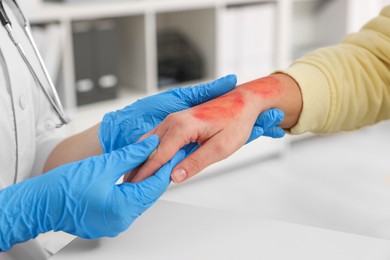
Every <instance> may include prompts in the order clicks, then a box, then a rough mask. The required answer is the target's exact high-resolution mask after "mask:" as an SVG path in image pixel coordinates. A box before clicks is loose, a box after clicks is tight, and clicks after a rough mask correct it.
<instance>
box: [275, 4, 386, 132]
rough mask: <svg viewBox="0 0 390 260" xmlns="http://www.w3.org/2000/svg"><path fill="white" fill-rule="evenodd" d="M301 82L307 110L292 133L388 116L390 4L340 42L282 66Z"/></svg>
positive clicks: (332, 129) (334, 129) (345, 126)
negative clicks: (287, 65) (356, 31)
mask: <svg viewBox="0 0 390 260" xmlns="http://www.w3.org/2000/svg"><path fill="white" fill-rule="evenodd" d="M282 72H283V73H286V74H288V75H290V76H291V77H292V78H294V79H295V81H296V82H297V83H298V84H299V86H300V88H301V92H302V97H303V109H302V113H301V116H300V119H299V121H298V124H297V125H296V126H295V127H293V128H292V129H291V131H290V132H291V133H292V134H300V133H304V132H313V133H320V134H324V133H333V132H337V131H349V130H354V129H357V128H360V127H363V126H365V125H370V124H374V123H376V122H379V121H381V120H384V119H389V118H390V6H387V7H385V8H384V9H383V10H382V12H381V13H380V15H379V16H378V17H376V18H375V19H373V20H372V21H370V22H369V23H367V24H366V25H365V26H364V27H363V28H362V29H361V30H360V31H359V32H358V33H355V34H351V35H348V36H346V37H345V38H344V39H343V40H342V42H341V43H340V44H338V45H335V46H331V47H327V48H323V49H318V50H316V51H314V52H312V53H309V54H307V55H305V56H304V57H303V58H301V59H299V60H297V61H295V62H294V63H293V64H292V65H291V67H290V68H288V69H287V70H284V71H282Z"/></svg>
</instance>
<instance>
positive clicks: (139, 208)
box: [0, 136, 185, 251]
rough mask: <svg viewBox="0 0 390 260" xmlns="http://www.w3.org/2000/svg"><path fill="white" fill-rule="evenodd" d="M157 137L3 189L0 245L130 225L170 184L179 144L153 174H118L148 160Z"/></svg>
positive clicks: (114, 231) (105, 232) (99, 233)
mask: <svg viewBox="0 0 390 260" xmlns="http://www.w3.org/2000/svg"><path fill="white" fill-rule="evenodd" d="M157 145H158V137H157V136H152V137H150V138H147V139H145V140H143V141H142V142H139V143H136V144H133V145H129V146H126V147H124V148H122V149H119V150H117V151H114V152H112V153H107V154H104V155H101V156H96V157H91V158H88V159H86V160H83V161H79V162H76V163H71V164H67V165H64V166H61V167H59V168H56V169H54V170H52V171H50V172H48V173H46V174H44V175H42V176H39V177H35V178H32V179H29V180H26V181H24V182H21V183H19V184H16V185H13V186H10V187H8V188H6V189H4V190H1V191H0V205H1V210H0V249H1V250H2V251H7V250H9V249H10V248H11V247H12V246H13V245H14V244H16V243H20V242H24V241H27V240H29V239H32V238H35V237H36V236H38V235H39V234H40V233H45V232H48V231H50V230H54V231H60V230H61V231H65V232H67V233H70V234H73V235H76V236H79V237H82V238H87V239H94V238H100V237H113V236H116V235H118V234H119V233H121V232H123V231H124V230H126V229H127V228H128V227H129V226H130V225H131V224H132V222H133V221H134V220H135V219H136V218H137V217H139V216H140V215H141V214H142V213H143V212H144V211H145V210H146V209H148V208H149V207H150V206H151V205H152V204H153V203H154V202H155V201H156V200H157V199H158V198H159V197H160V196H161V195H162V194H163V192H164V191H165V190H166V189H167V187H168V185H169V183H170V173H171V171H172V168H173V167H174V166H175V164H177V163H178V162H179V161H181V160H182V159H183V158H184V157H185V152H184V151H183V150H181V151H180V152H179V153H177V155H176V156H175V157H174V158H173V159H172V161H171V162H169V163H167V164H166V165H165V166H163V167H162V168H161V169H160V170H159V171H158V172H157V173H156V174H155V175H153V176H151V177H150V178H147V179H146V180H144V181H142V182H140V183H137V184H131V183H123V184H120V185H116V184H115V183H116V182H117V181H118V179H119V178H120V177H121V176H122V175H123V174H125V173H126V172H128V171H129V170H131V169H133V168H135V167H137V166H138V165H140V164H141V163H142V162H144V161H145V160H146V159H147V158H148V157H149V155H150V154H151V153H152V152H153V151H154V150H155V149H156V147H157Z"/></svg>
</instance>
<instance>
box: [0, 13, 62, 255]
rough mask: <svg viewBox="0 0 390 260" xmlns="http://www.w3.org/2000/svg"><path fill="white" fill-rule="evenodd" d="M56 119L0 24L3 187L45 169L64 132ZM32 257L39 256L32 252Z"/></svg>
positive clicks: (21, 35)
mask: <svg viewBox="0 0 390 260" xmlns="http://www.w3.org/2000/svg"><path fill="white" fill-rule="evenodd" d="M5 8H6V10H7V12H8V15H9V17H10V19H11V21H12V22H13V23H12V26H13V29H14V32H15V35H16V38H17V39H18V41H19V42H20V43H21V45H22V46H23V48H24V49H25V52H26V54H27V56H28V58H29V59H30V61H31V62H32V64H33V66H34V68H36V71H37V72H38V74H39V76H40V78H41V81H42V82H44V84H46V86H48V84H47V83H46V81H45V78H44V76H43V75H44V74H43V71H42V70H41V68H40V67H39V64H38V59H37V58H36V57H35V56H34V54H33V49H32V47H31V46H30V44H29V43H28V40H27V37H26V36H25V34H24V32H23V30H22V28H21V26H20V25H19V24H18V22H17V21H16V20H15V19H14V16H13V15H11V11H10V10H9V9H8V8H7V6H5ZM53 122H58V118H57V116H56V114H55V113H54V112H53V110H52V108H51V106H50V104H49V102H48V100H47V99H46V97H45V96H44V94H43V92H42V90H40V89H39V86H38V85H37V84H36V82H35V81H34V79H33V78H32V75H31V73H30V71H29V70H28V68H27V66H26V65H25V63H24V61H23V59H22V58H21V56H20V54H19V53H18V50H17V49H16V48H15V46H14V44H13V43H12V41H11V39H10V38H9V37H8V34H7V32H6V30H5V28H4V27H2V26H0V165H1V172H0V189H3V188H5V187H7V186H10V185H13V184H14V183H15V182H21V181H23V180H25V179H28V178H30V177H33V176H36V175H39V174H41V173H42V169H43V166H44V164H45V162H46V160H47V158H48V156H49V154H50V153H51V151H52V150H53V149H54V147H55V146H56V145H57V144H58V143H59V142H60V141H61V140H62V135H61V134H60V133H59V132H58V131H57V130H56V129H53V127H50V126H52V125H53ZM0 206H1V205H0ZM34 244H35V242H34V241H31V242H29V243H25V244H21V245H20V246H18V248H19V249H18V252H19V253H18V254H20V253H21V252H22V251H23V250H26V251H28V250H29V248H30V249H31V248H33V247H34V246H35V245H34ZM11 251H13V250H11ZM11 254H12V252H10V253H9V255H8V256H7V255H6V254H2V255H1V256H0V259H17V258H19V257H17V258H15V256H14V257H13V258H12V257H11ZM7 257H8V258H7ZM26 259H27V258H26ZM29 259H36V258H34V256H32V255H31V256H30V257H29ZM37 259H38V258H37Z"/></svg>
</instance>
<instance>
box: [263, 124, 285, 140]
mask: <svg viewBox="0 0 390 260" xmlns="http://www.w3.org/2000/svg"><path fill="white" fill-rule="evenodd" d="M285 135H286V132H285V131H284V130H283V129H282V128H280V127H279V126H275V127H271V128H269V129H268V130H267V132H265V133H264V136H268V137H272V138H282V137H284V136H285Z"/></svg>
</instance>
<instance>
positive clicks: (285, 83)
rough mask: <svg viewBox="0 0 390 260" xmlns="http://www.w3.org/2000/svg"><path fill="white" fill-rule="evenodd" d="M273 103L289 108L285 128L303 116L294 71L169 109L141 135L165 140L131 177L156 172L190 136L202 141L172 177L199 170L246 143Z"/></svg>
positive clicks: (178, 179)
mask: <svg viewBox="0 0 390 260" xmlns="http://www.w3.org/2000/svg"><path fill="white" fill-rule="evenodd" d="M271 108H278V109H280V110H282V111H283V112H284V113H285V118H284V120H283V121H282V123H281V124H280V126H281V127H283V128H286V129H289V128H291V127H293V126H294V125H295V124H296V122H297V121H298V119H299V115H300V112H301V110H302V97H301V93H300V89H299V87H298V85H297V83H296V82H295V81H294V80H293V79H292V78H291V77H289V76H287V75H285V74H275V75H272V76H269V77H265V78H260V79H257V80H254V81H251V82H248V83H245V84H242V85H240V86H237V87H236V89H234V90H233V91H231V92H229V93H227V94H225V95H224V96H222V97H219V98H216V99H214V100H211V101H209V102H206V103H204V104H201V105H199V106H196V107H193V108H191V109H188V110H185V111H181V112H178V113H174V114H171V115H169V116H168V117H167V119H166V120H165V121H163V122H162V123H161V124H160V125H159V126H158V127H156V128H155V129H154V130H153V131H151V132H149V133H148V134H146V135H144V136H143V137H142V138H141V139H143V138H146V137H148V136H150V135H153V134H156V135H158V136H159V137H160V139H161V142H160V146H159V147H158V149H157V150H156V151H155V153H153V154H152V155H151V157H150V158H149V160H148V161H147V162H146V163H145V164H144V165H143V166H142V167H141V168H140V169H139V170H138V172H137V173H136V174H135V177H134V179H133V180H132V182H139V181H141V180H143V179H145V178H147V177H149V176H151V175H152V174H153V172H155V171H156V170H157V169H159V168H160V167H161V166H162V165H164V164H165V163H166V162H167V161H169V159H170V158H171V157H172V156H173V155H174V154H175V153H176V152H177V151H178V150H179V149H180V148H181V147H183V146H185V145H186V144H188V143H191V142H197V143H198V144H199V145H200V148H199V149H197V150H196V151H195V152H194V153H193V154H192V155H190V156H189V157H188V158H186V159H185V160H183V161H182V162H181V163H179V165H177V166H176V168H175V169H174V171H173V174H172V179H173V180H174V181H175V182H176V183H178V182H182V181H184V180H186V179H188V178H190V177H192V176H194V175H195V174H197V173H198V172H200V171H201V170H202V169H204V168H206V167H207V166H209V165H211V164H213V163H215V162H218V161H220V160H223V159H225V158H227V157H228V156H230V155H231V154H233V153H234V152H235V151H237V150H238V149H239V148H240V147H241V146H242V145H244V144H245V142H246V140H248V137H249V135H250V129H251V128H252V126H253V124H254V122H255V120H256V118H257V117H258V116H259V115H260V114H261V113H262V112H264V111H265V110H268V109H271Z"/></svg>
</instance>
